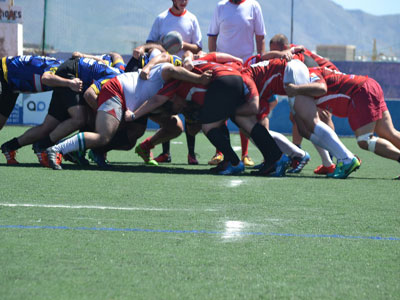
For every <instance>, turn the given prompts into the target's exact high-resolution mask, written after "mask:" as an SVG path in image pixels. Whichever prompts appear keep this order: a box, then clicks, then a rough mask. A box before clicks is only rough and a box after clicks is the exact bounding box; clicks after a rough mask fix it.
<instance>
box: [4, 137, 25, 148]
mask: <svg viewBox="0 0 400 300" xmlns="http://www.w3.org/2000/svg"><path fill="white" fill-rule="evenodd" d="M3 147H5V148H7V149H8V150H10V151H14V150H18V149H19V148H21V145H20V144H19V142H18V139H17V138H13V139H12V140H9V141H8V142H5V143H4V144H3V145H1V148H3ZM8 150H7V151H8Z"/></svg>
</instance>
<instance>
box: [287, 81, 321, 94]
mask: <svg viewBox="0 0 400 300" xmlns="http://www.w3.org/2000/svg"><path fill="white" fill-rule="evenodd" d="M284 88H285V91H286V94H287V95H288V96H289V97H294V96H297V95H303V96H310V97H320V96H323V95H325V94H326V92H327V91H328V87H327V85H326V84H325V83H323V82H312V83H308V84H301V85H295V84H293V83H289V84H286V85H285V86H284Z"/></svg>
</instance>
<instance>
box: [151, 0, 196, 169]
mask: <svg viewBox="0 0 400 300" xmlns="http://www.w3.org/2000/svg"><path fill="white" fill-rule="evenodd" d="M188 3H189V0H172V7H171V8H169V9H167V10H165V11H163V12H162V13H161V14H159V15H158V16H157V18H156V19H155V20H154V23H153V26H152V27H151V31H150V33H149V36H148V38H147V41H146V43H151V42H159V41H160V40H161V39H162V37H163V36H164V35H166V34H167V33H168V32H170V31H177V32H179V33H180V34H181V35H182V40H183V45H182V49H181V51H179V52H178V53H176V55H178V56H180V57H182V56H183V53H184V52H185V51H186V50H190V51H191V52H193V53H198V52H199V51H200V50H201V49H202V41H201V39H202V36H201V31H200V26H199V22H198V21H197V18H196V16H195V15H194V14H192V13H191V12H189V11H188V10H187V9H186V6H187V5H188ZM185 132H186V140H187V144H188V150H189V155H188V163H189V164H198V162H197V159H196V155H195V153H194V144H195V137H194V136H191V135H189V134H188V133H187V130H186V125H185ZM155 160H156V161H157V162H170V161H171V155H170V153H169V142H166V143H163V151H162V153H161V154H160V155H159V156H158V157H156V158H155Z"/></svg>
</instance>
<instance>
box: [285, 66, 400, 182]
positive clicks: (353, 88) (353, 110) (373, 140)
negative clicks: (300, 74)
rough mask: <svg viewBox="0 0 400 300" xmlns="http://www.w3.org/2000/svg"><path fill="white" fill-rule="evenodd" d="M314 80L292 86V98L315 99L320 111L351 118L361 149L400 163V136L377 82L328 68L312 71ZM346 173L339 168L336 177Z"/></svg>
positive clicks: (352, 127)
mask: <svg viewBox="0 0 400 300" xmlns="http://www.w3.org/2000/svg"><path fill="white" fill-rule="evenodd" d="M310 78H311V83H310V84H306V85H298V86H295V85H293V86H290V87H289V90H290V91H289V92H290V94H291V95H309V96H314V97H315V101H316V105H317V106H318V107H321V108H323V109H326V110H329V111H330V112H331V113H332V114H333V115H335V116H337V117H342V118H348V121H349V124H350V127H351V129H352V130H353V131H354V133H355V136H356V139H357V143H358V145H359V147H360V148H361V149H364V150H369V151H371V152H373V153H375V154H377V155H379V156H382V157H385V158H389V159H393V160H396V161H398V162H399V163H400V132H399V131H397V130H396V129H395V128H394V126H393V123H392V118H391V116H390V113H389V110H388V108H387V106H386V102H385V100H384V96H383V91H382V89H381V87H380V85H379V84H378V83H377V82H376V81H375V80H374V79H372V78H368V77H367V76H359V75H347V74H343V73H340V72H337V71H332V70H330V69H327V68H311V69H310ZM318 91H321V92H320V93H319V92H318ZM374 134H376V135H377V137H376V136H375V135H374ZM342 171H343V170H341V168H340V166H339V168H338V170H335V172H334V175H333V176H339V175H340V173H341V172H342Z"/></svg>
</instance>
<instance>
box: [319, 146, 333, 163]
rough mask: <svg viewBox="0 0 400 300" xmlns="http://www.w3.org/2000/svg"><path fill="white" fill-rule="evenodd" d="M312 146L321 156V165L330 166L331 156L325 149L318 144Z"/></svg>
mask: <svg viewBox="0 0 400 300" xmlns="http://www.w3.org/2000/svg"><path fill="white" fill-rule="evenodd" d="M314 147H315V149H317V151H318V153H319V156H321V161H322V165H323V166H324V167H330V166H331V165H332V164H333V162H332V159H331V156H330V155H329V152H328V151H327V150H326V149H324V148H321V147H320V146H317V145H315V144H314Z"/></svg>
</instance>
